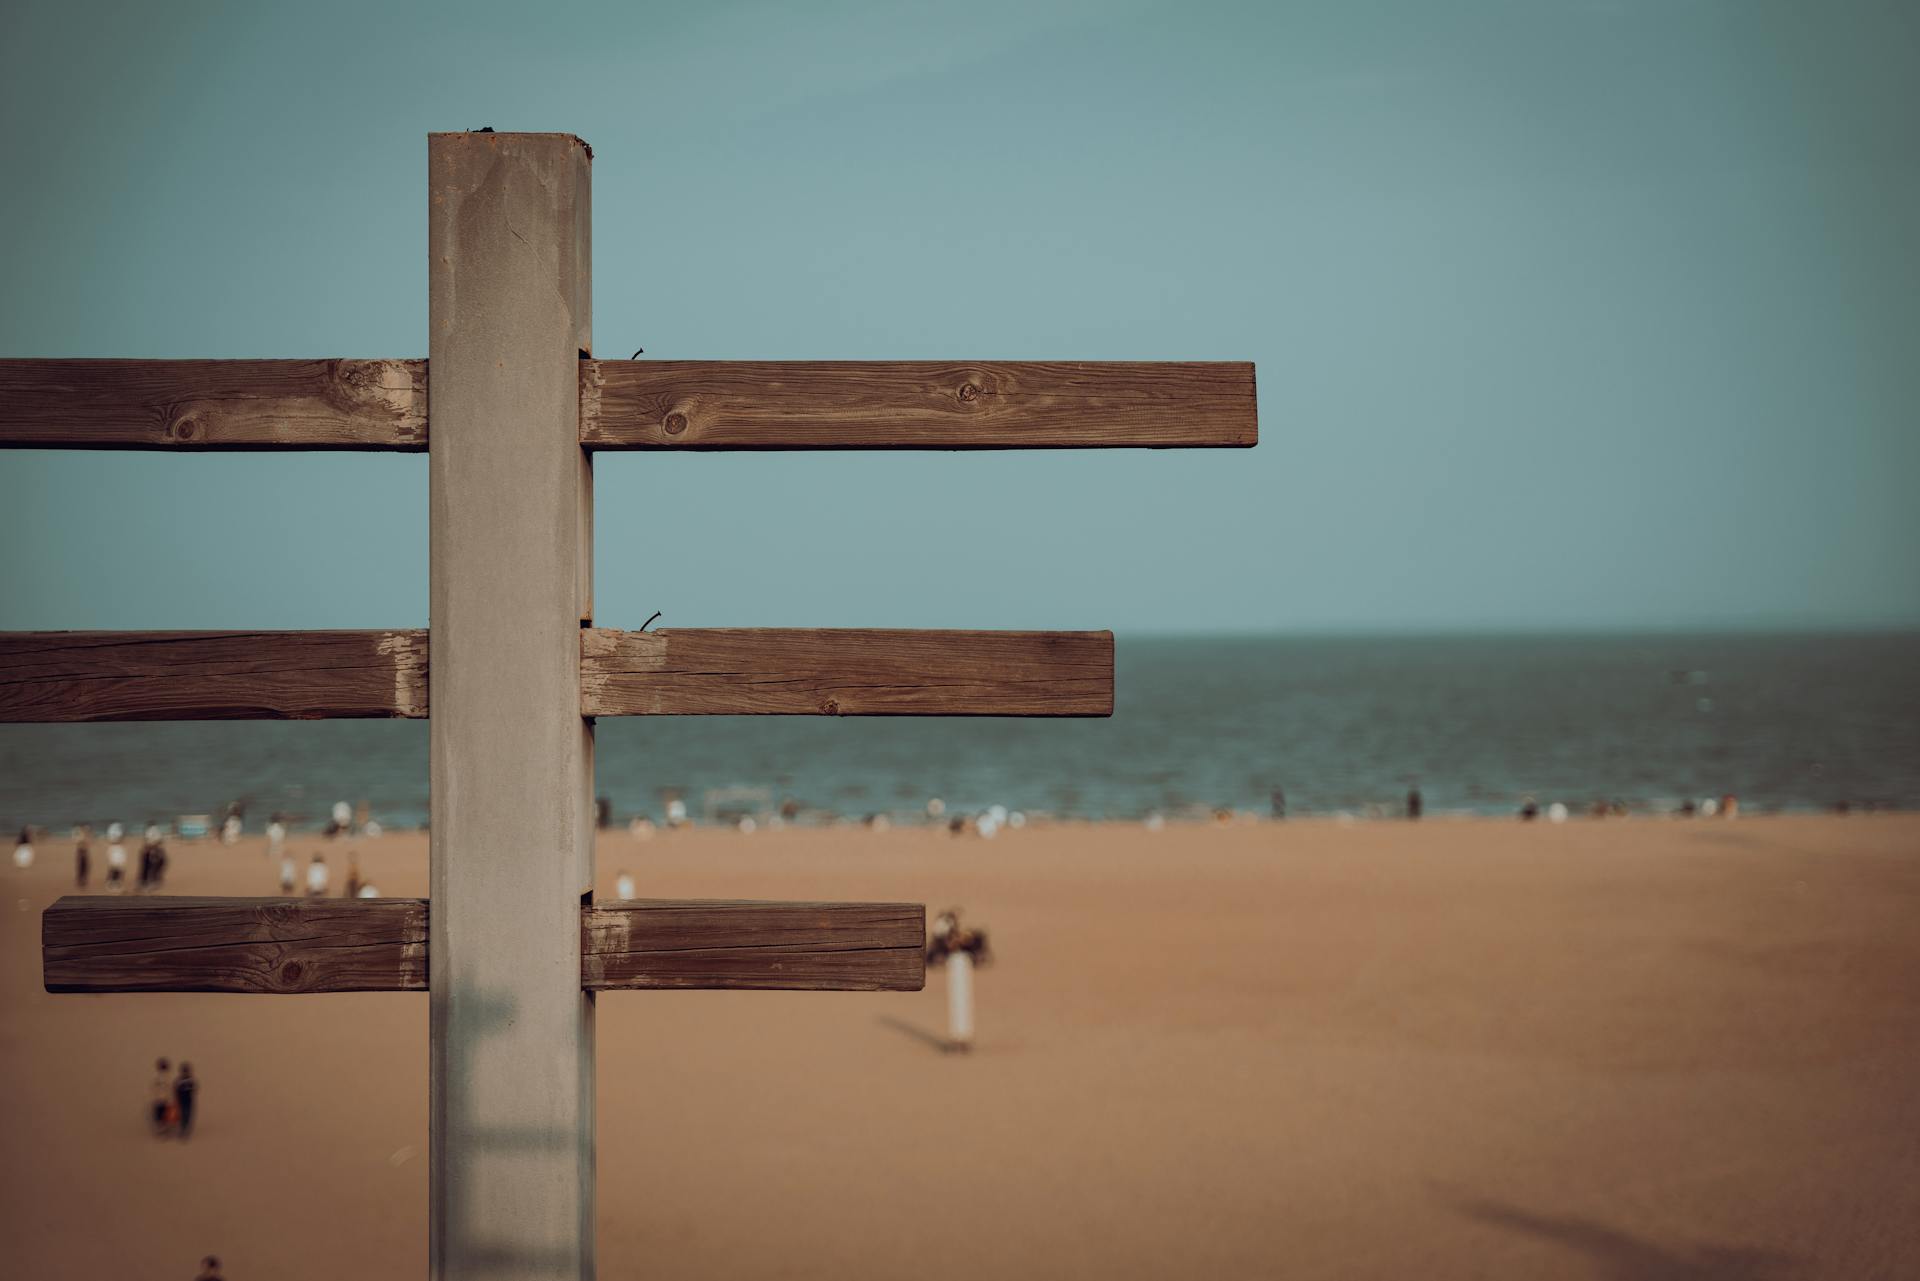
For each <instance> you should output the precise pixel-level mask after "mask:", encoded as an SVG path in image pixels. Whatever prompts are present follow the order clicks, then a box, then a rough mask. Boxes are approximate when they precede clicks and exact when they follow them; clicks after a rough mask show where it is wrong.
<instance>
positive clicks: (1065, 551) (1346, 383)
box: [0, 0, 1920, 633]
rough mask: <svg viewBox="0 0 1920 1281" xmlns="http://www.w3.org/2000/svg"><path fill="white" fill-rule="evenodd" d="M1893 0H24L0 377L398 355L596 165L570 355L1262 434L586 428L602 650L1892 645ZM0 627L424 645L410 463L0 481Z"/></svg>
mask: <svg viewBox="0 0 1920 1281" xmlns="http://www.w3.org/2000/svg"><path fill="white" fill-rule="evenodd" d="M1916 66H1920V6H1916V5H1913V4H1910V3H1888V4H1864V3H1823V4H1820V5H1811V4H1805V3H1800V2H1798V0H1788V2H1784V3H1765V2H1762V0H1726V2H1718V0H1650V2H1648V3H1636V2H1633V0H1619V2H1607V0H1501V2H1497V3H1494V2H1487V0H1450V2H1449V3H1446V4H1434V3H1431V2H1430V0H1339V2H1337V3H1336V2H1334V0H1326V2H1324V3H1313V4H1283V3H1267V4H1249V5H1230V4H1205V3H1193V2H1191V0H1188V2H1184V3H1166V4H1161V3H1137V4H1129V3H1125V2H1124V0H1117V2H1106V3H1086V4H1080V3H1067V4H1045V3H1036V2H1034V0H1017V2H1015V3H1002V2H1001V0H972V2H970V3H964V4H944V5H937V4H912V3H892V2H889V3H823V4H798V3H755V4H727V3H714V4H701V5H692V4H685V3H675V4H661V5H649V4H633V3H627V4H607V5H597V6H594V5H572V6H570V5H564V4H545V3H543V4H540V5H532V4H518V5H504V4H485V3H482V4H469V5H463V6H458V7H453V6H448V7H423V6H407V5H394V4H380V5H369V6H355V5H352V4H328V5H326V6H323V7H321V8H316V7H315V6H313V5H311V4H302V5H297V6H295V5H238V6H231V7H222V6H213V5H186V4H165V5H150V4H142V5H127V6H101V5H91V4H85V3H74V2H73V0H62V2H61V3H58V4H37V3H24V4H23V3H19V0H9V3H8V4H7V5H6V6H5V7H4V9H0V124H4V128H0V172H4V173H5V174H7V175H9V178H8V180H7V181H6V182H4V183H0V355H7V356H123V357H136V356H137V357H233V358H240V357H311V356H362V357H411V356H424V355H425V354H426V346H427V334H426V323H427V279H426V227H427V224H426V198H425V197H426V190H425V188H426V183H425V178H426V158H427V157H426V135H427V134H428V133H429V132H430V131H437V130H458V129H465V128H475V127H479V126H483V125H484V126H491V127H494V128H496V129H500V130H503V131H504V130H556V131H565V132H571V133H577V134H579V135H580V136H581V137H583V138H585V139H587V141H588V142H589V143H591V144H592V146H593V149H594V153H595V161H594V179H593V182H594V201H595V206H594V259H595V281H594V303H595V316H594V332H595V345H596V349H597V350H596V354H597V355H599V356H601V357H603V358H624V357H625V356H627V355H628V354H629V353H630V352H632V351H633V349H634V348H636V347H645V348H646V350H647V354H648V356H649V357H656V358H686V359H727V358H740V359H746V358H762V359H908V358H923V359H1022V358H1025V359H1048V358H1059V359H1223V360H1252V361H1255V362H1257V365H1258V379H1259V390H1260V404H1259V412H1260V435H1261V443H1260V445H1259V447H1258V448H1257V449H1255V450H1253V451H1251V452H1246V451H1195V452H1186V453H1183V452H1177V451H1167V452H1154V451H1113V452H1079V451H1076V452H1063V453H1024V452H1023V453H999V454H995V453H982V454H940V453H920V454H896V455H882V454H823V455H805V454H764V455H748V454H731V455H730V454H704V455H684V456H661V455H652V454H619V455H601V456H600V457H599V459H598V461H597V463H596V519H597V531H596V553H595V562H596V574H597V582H596V593H595V594H596V610H597V621H598V622H600V623H601V624H602V625H605V626H615V627H620V626H627V627H633V626H638V625H640V623H641V622H642V621H644V620H645V619H646V618H647V616H648V615H649V614H651V613H653V611H655V610H660V611H663V617H662V619H661V625H664V626H681V627H686V626H732V625H766V626H821V625H845V626H879V625H897V626H917V627H931V626H948V627H1020V628H1029V627H1031V628H1051V627H1070V628H1072V627H1111V628H1114V629H1115V630H1117V631H1122V632H1131V633H1152V632H1219V631H1233V632H1268V631H1279V632H1313V631H1349V630H1351V631H1388V632H1393V631H1411V632H1421V631H1449V630H1501V629H1522V630H1561V629H1591V628H1596V627H1597V628H1608V629H1634V628H1695V627H1745V626H1767V627H1773V626H1786V627H1796V628H1798V627H1806V628H1853V627H1881V626H1915V625H1920V502H1917V501H1916V500H1915V488H1916V482H1920V416H1917V415H1916V408H1915V407H1916V405H1920V164H1916V163H1915V158H1916V157H1917V156H1920V75H1916V74H1915V73H1914V68H1915V67H1916ZM0 469H4V482H3V484H4V489H3V490H0V492H4V495H5V499H4V502H0V584H3V585H4V591H0V629H7V630H22V629H39V628H143V629H144V628H171V627H179V628H248V627H263V628H276V627H288V628H294V627H301V628H304V627H389V626H391V627H406V626H420V625H424V624H426V623H427V621H428V619H427V465H426V460H425V458H424V456H394V455H379V454H362V455H330V454H286V455H278V456H269V455H258V454H242V455H187V456H178V457H175V456H163V455H156V454H147V453H70V452H27V451H9V452H0Z"/></svg>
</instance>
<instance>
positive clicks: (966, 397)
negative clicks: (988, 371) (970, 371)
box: [960, 383, 980, 404]
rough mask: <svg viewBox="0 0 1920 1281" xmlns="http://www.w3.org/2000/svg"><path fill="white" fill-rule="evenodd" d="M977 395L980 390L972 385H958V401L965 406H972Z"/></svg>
mask: <svg viewBox="0 0 1920 1281" xmlns="http://www.w3.org/2000/svg"><path fill="white" fill-rule="evenodd" d="M979 395H980V389H979V388H978V387H976V386H974V385H973V384H972V383H961V384H960V399H961V400H962V401H963V402H965V403H966V404H972V403H973V402H974V400H975V399H976V398H978V396H979Z"/></svg>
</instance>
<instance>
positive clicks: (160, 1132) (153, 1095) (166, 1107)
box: [147, 1059, 173, 1139]
mask: <svg viewBox="0 0 1920 1281" xmlns="http://www.w3.org/2000/svg"><path fill="white" fill-rule="evenodd" d="M171 1066H172V1065H171V1064H169V1063H168V1062H167V1061H166V1060H165V1059H155V1060H154V1062H153V1085H152V1087H151V1088H150V1089H149V1090H148V1091H147V1096H148V1100H149V1107H150V1109H151V1113H152V1115H151V1118H150V1122H151V1124H152V1126H153V1136H154V1137H155V1138H157V1139H163V1138H165V1137H166V1136H167V1133H168V1131H170V1130H171V1129H172V1128H173V1078H172V1077H171V1076H169V1075H168V1071H169V1069H170V1067H171Z"/></svg>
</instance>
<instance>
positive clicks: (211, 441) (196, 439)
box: [0, 360, 427, 451]
mask: <svg viewBox="0 0 1920 1281" xmlns="http://www.w3.org/2000/svg"><path fill="white" fill-rule="evenodd" d="M0 446H8V447H14V448H21V447H27V448H43V449H166V450H218V449H366V450H415V451H417V450H422V449H425V448H426V447H427V362H426V361H424V360H0Z"/></svg>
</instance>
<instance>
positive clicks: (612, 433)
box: [0, 360, 1259, 451]
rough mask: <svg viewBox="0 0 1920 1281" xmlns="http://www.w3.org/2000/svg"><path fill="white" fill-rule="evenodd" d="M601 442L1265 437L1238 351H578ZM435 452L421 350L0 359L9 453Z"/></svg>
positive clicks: (1138, 443) (885, 445)
mask: <svg viewBox="0 0 1920 1281" xmlns="http://www.w3.org/2000/svg"><path fill="white" fill-rule="evenodd" d="M580 369H581V374H580V441H581V443H582V444H583V445H585V446H586V447H587V448H589V449H696V450H699V449H1101V448H1104V449H1113V448H1127V447H1141V448H1149V449H1177V448H1210V447H1246V446H1250V445H1253V444H1254V443H1256V441H1257V439H1258V435H1259V430H1258V426H1257V422H1256V412H1255V397H1254V370H1253V366H1252V365H1251V364H1249V363H1244V362H1229V361H1153V362H1148V361H974V362H965V361H921V360H904V361H768V360H661V361H613V360H608V361H600V360H582V361H581V363H580ZM6 447H12V448H42V449H158V450H222V449H229V450H232V449H360V450H402V451H417V450H423V449H425V448H427V362H426V361H424V360H0V448H6Z"/></svg>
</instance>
